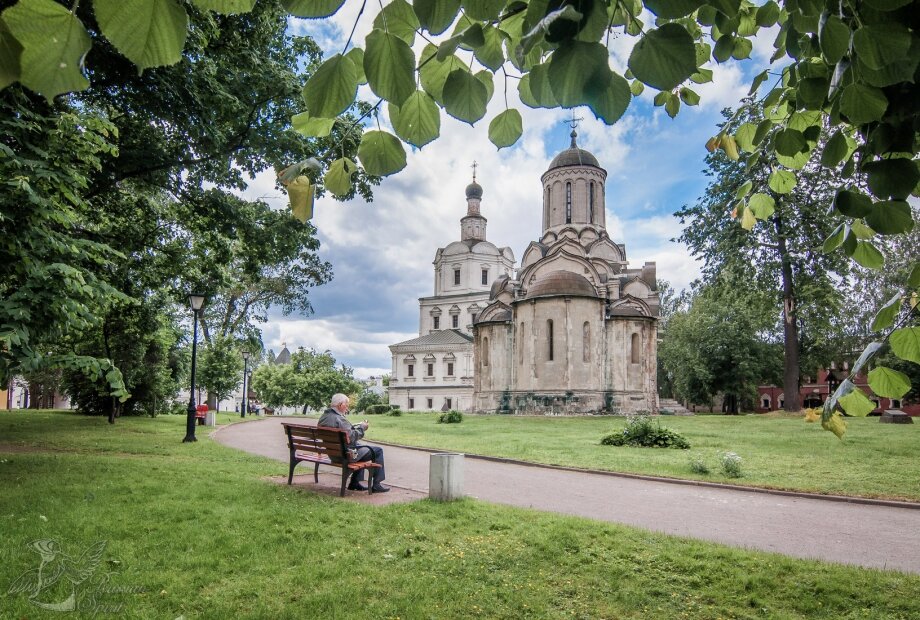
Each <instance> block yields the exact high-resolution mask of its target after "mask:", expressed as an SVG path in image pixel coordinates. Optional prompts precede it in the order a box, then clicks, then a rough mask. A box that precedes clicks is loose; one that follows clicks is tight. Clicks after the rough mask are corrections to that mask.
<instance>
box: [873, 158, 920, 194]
mask: <svg viewBox="0 0 920 620" xmlns="http://www.w3.org/2000/svg"><path fill="white" fill-rule="evenodd" d="M863 172H865V173H866V174H867V175H868V181H869V189H871V190H872V193H873V194H875V195H876V196H878V197H879V198H895V199H897V200H906V199H907V197H908V196H910V193H911V192H912V191H913V189H914V187H916V186H917V183H920V171H918V170H917V162H916V161H915V160H912V159H905V158H896V159H880V160H878V161H870V162H868V163H866V164H863Z"/></svg>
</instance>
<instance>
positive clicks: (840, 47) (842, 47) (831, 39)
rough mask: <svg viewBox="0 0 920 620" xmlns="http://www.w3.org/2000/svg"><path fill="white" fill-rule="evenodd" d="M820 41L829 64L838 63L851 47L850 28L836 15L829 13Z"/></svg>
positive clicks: (821, 30)
mask: <svg viewBox="0 0 920 620" xmlns="http://www.w3.org/2000/svg"><path fill="white" fill-rule="evenodd" d="M818 42H819V44H820V46H821V52H822V53H823V54H824V58H825V59H826V60H827V64H829V65H832V66H833V65H836V64H837V63H838V62H840V59H841V58H843V57H844V55H845V54H846V53H847V50H848V49H849V48H850V29H849V28H848V27H847V25H846V24H845V23H843V20H841V19H840V18H839V17H837V16H836V15H829V16H828V17H827V19H826V20H825V21H824V23H823V25H822V26H821V27H820V30H819V32H818Z"/></svg>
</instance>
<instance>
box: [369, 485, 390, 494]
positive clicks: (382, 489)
mask: <svg viewBox="0 0 920 620" xmlns="http://www.w3.org/2000/svg"><path fill="white" fill-rule="evenodd" d="M389 490H390V487H385V486H383V485H382V484H375V485H374V486H373V487H371V493H386V492H387V491H389Z"/></svg>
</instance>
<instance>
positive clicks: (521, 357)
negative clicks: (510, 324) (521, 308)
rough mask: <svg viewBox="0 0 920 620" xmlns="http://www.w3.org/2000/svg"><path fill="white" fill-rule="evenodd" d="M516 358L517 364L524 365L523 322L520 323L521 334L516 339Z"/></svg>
mask: <svg viewBox="0 0 920 620" xmlns="http://www.w3.org/2000/svg"><path fill="white" fill-rule="evenodd" d="M518 358H519V363H520V364H523V363H524V321H521V332H520V337H519V338H518Z"/></svg>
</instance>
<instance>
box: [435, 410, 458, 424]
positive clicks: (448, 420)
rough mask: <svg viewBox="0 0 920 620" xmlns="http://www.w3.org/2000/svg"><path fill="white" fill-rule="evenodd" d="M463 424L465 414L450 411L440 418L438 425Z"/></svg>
mask: <svg viewBox="0 0 920 620" xmlns="http://www.w3.org/2000/svg"><path fill="white" fill-rule="evenodd" d="M461 422H463V414H462V413H460V412H459V411H453V410H451V411H448V412H446V413H442V414H441V415H439V416H438V424H460V423H461Z"/></svg>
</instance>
